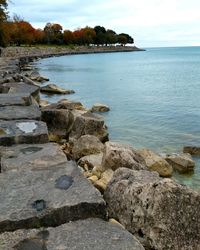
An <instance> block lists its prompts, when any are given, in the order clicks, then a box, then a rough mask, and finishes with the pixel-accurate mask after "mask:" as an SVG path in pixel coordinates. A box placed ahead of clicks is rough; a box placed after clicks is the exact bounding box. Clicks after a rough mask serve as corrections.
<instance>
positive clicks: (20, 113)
mask: <svg viewBox="0 0 200 250" xmlns="http://www.w3.org/2000/svg"><path fill="white" fill-rule="evenodd" d="M21 119H24V120H25V119H28V120H40V119H41V111H40V109H39V107H38V106H36V105H30V106H5V107H0V120H5V121H10V120H21Z"/></svg>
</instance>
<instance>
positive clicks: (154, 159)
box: [138, 149, 173, 177]
mask: <svg viewBox="0 0 200 250" xmlns="http://www.w3.org/2000/svg"><path fill="white" fill-rule="evenodd" d="M138 154H139V155H140V156H141V157H142V158H143V160H144V162H145V165H146V166H147V168H148V169H149V170H150V171H156V172H158V173H159V175H160V176H162V177H170V176H172V172H173V169H172V166H171V165H169V163H168V162H167V161H166V160H165V159H163V158H162V157H161V156H159V155H157V154H155V153H154V152H153V151H151V150H149V149H141V150H138Z"/></svg>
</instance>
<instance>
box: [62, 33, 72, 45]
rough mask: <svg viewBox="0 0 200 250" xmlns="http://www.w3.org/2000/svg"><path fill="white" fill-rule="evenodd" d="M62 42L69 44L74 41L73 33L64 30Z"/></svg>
mask: <svg viewBox="0 0 200 250" xmlns="http://www.w3.org/2000/svg"><path fill="white" fill-rule="evenodd" d="M63 40H64V44H66V45H70V44H73V43H74V34H73V32H72V31H70V30H65V31H64V33H63Z"/></svg>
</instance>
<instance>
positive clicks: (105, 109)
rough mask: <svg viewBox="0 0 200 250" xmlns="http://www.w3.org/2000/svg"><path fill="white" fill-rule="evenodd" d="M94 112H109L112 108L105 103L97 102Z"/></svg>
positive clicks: (93, 107) (93, 108)
mask: <svg viewBox="0 0 200 250" xmlns="http://www.w3.org/2000/svg"><path fill="white" fill-rule="evenodd" d="M91 111H92V112H101V113H104V112H108V111H110V108H109V107H108V106H107V105H105V104H101V103H96V104H94V105H93V106H92V110H91Z"/></svg>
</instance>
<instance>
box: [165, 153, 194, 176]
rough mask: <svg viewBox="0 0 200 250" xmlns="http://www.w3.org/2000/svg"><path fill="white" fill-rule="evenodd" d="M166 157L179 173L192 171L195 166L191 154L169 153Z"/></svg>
mask: <svg viewBox="0 0 200 250" xmlns="http://www.w3.org/2000/svg"><path fill="white" fill-rule="evenodd" d="M164 159H165V160H166V161H167V162H168V163H169V164H170V165H171V166H172V167H173V169H175V170H176V171H178V172H179V173H188V172H191V171H193V170H194V167H195V162H194V161H193V160H192V157H191V155H190V154H167V155H165V157H164Z"/></svg>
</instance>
